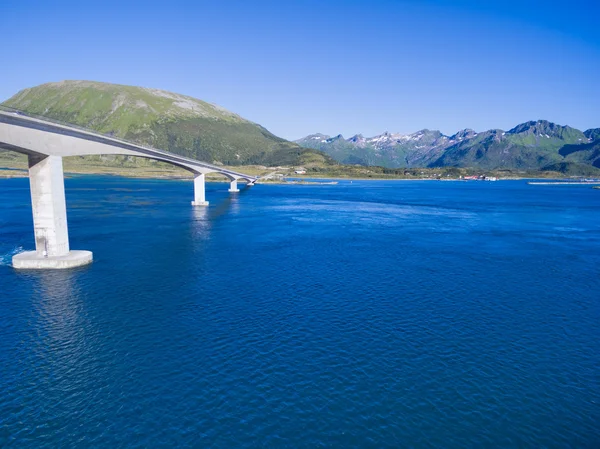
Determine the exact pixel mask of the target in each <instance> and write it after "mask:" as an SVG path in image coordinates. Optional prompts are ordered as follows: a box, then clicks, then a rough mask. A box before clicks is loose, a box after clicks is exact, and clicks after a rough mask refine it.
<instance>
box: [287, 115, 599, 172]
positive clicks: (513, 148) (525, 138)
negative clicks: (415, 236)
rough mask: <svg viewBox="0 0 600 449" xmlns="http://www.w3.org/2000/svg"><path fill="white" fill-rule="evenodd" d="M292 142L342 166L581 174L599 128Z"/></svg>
mask: <svg viewBox="0 0 600 449" xmlns="http://www.w3.org/2000/svg"><path fill="white" fill-rule="evenodd" d="M296 143H297V144H299V145H302V146H304V147H308V148H314V149H317V150H320V151H323V152H325V153H327V154H328V155H330V156H331V157H333V158H334V159H335V160H337V161H338V162H340V163H343V164H359V165H366V166H368V165H381V166H384V167H388V168H405V167H408V168H411V167H473V168H480V169H487V170H493V169H523V170H557V171H563V172H565V171H581V168H582V167H581V165H584V166H588V168H591V167H589V166H590V165H591V166H592V167H595V168H600V128H598V129H588V130H587V131H580V130H578V129H575V128H571V127H570V126H561V125H557V124H555V123H551V122H549V121H546V120H538V121H531V122H527V123H523V124H520V125H517V126H515V127H514V128H512V129H510V130H508V131H503V130H501V129H491V130H488V131H485V132H479V133H478V132H475V131H473V130H472V129H464V130H462V131H459V132H457V133H456V134H453V135H451V136H448V135H444V134H442V133H441V132H440V131H432V130H429V129H423V130H421V131H418V132H416V133H413V134H407V135H404V134H392V133H388V132H385V133H383V134H381V135H379V136H375V137H370V138H365V137H364V136H362V135H361V134H357V135H355V136H353V137H351V138H349V139H345V138H344V137H343V136H342V135H337V136H334V137H331V136H327V135H324V134H311V135H309V136H307V137H304V138H303V139H299V140H296Z"/></svg>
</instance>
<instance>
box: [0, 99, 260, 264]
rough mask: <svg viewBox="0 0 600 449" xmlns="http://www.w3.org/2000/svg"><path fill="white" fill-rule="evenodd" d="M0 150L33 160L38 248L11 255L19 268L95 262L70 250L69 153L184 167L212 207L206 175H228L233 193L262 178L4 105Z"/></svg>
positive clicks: (199, 197)
mask: <svg viewBox="0 0 600 449" xmlns="http://www.w3.org/2000/svg"><path fill="white" fill-rule="evenodd" d="M0 148H2V149H5V150H9V151H16V152H18V153H23V154H26V155H27V156H28V159H29V183H30V188H31V206H32V210H33V226H34V234H35V248H36V250H35V251H29V252H25V253H21V254H17V255H16V256H14V257H13V267H14V268H18V269H21V268H23V269H34V268H37V269H40V268H71V267H76V266H80V265H85V264H88V263H91V262H92V253H91V252H90V251H71V250H70V248H69V230H68V225H67V206H66V202H65V186H64V177H63V164H62V158H63V157H65V156H88V155H104V154H116V155H125V156H136V157H145V158H149V159H155V160H157V161H161V162H167V163H169V164H173V165H175V166H178V167H181V168H184V169H186V170H188V171H190V172H192V173H193V174H194V200H193V201H192V205H193V206H208V201H206V197H205V185H204V184H205V176H206V174H207V173H220V174H222V175H224V176H226V177H227V178H228V179H229V180H230V182H231V184H230V188H229V191H230V192H239V190H238V185H237V183H238V180H244V181H246V182H247V185H248V186H252V185H254V183H255V182H256V180H257V179H258V178H256V177H255V176H249V175H245V174H243V173H238V172H235V171H232V170H227V169H224V168H222V167H218V166H216V165H211V164H206V163H204V162H200V161H196V160H194V159H190V158H186V157H182V156H178V155H176V154H173V153H168V152H166V151H160V150H156V149H153V148H148V147H145V146H142V145H139V144H136V143H132V142H127V141H124V140H121V139H116V138H113V137H109V136H105V135H102V134H98V133H96V132H94V131H90V130H87V129H83V128H78V127H76V126H73V125H66V124H61V123H58V122H54V121H51V120H49V119H46V118H41V117H32V116H29V115H27V114H26V113H23V112H21V111H17V110H14V109H9V108H4V107H2V108H0Z"/></svg>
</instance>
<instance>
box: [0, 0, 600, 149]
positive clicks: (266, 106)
mask: <svg viewBox="0 0 600 449" xmlns="http://www.w3.org/2000/svg"><path fill="white" fill-rule="evenodd" d="M122 3H123V4H122ZM599 20H600V1H598V0H570V1H561V2H558V1H556V2H552V1H528V0H520V1H518V0H508V1H489V0H479V1H475V0H454V1H449V0H448V1H444V0H442V1H402V0H396V1H392V0H370V1H359V0H354V1H353V0H346V1H341V0H340V1H326V0H320V1H316V0H315V1H313V0H307V1H268V0H264V1H263V0H255V1H249V0H248V1H230V0H213V1H204V0H198V1H190V2H182V1H177V0H171V1H163V2H159V3H157V4H155V5H154V4H153V3H152V2H151V1H148V2H139V3H138V2H121V1H112V0H108V1H103V2H86V1H77V2H74V1H73V2H71V1H64V2H60V1H57V2H54V1H39V2H33V1H29V0H4V1H2V2H0V23H1V25H2V34H3V38H2V45H1V47H0V55H1V56H2V59H1V60H2V68H1V69H0V99H1V100H4V99H7V98H9V97H10V96H11V95H13V94H14V93H16V92H17V91H18V90H20V89H23V88H25V87H31V86H34V85H37V84H41V83H45V82H49V81H59V80H63V79H87V80H96V81H106V82H112V83H120V84H130V85H140V86H145V87H156V88H161V89H166V90H170V91H175V92H179V93H183V94H188V95H191V96H194V97H197V98H200V99H203V100H206V101H210V102H213V103H217V104H219V105H221V106H223V107H225V108H227V109H230V110H231V111H234V112H236V113H238V114H240V115H242V116H243V117H245V118H248V119H250V120H253V121H255V122H258V123H260V124H262V125H263V126H265V127H266V128H268V129H269V130H271V131H272V132H274V133H275V134H277V135H280V136H282V137H285V138H288V139H296V138H300V137H303V136H305V135H307V134H310V133H314V132H322V133H326V134H338V133H342V134H344V135H345V136H346V137H350V136H351V135H353V134H356V133H363V134H364V135H367V136H371V135H375V134H380V133H382V132H383V131H386V130H387V131H391V132H403V133H409V132H414V131H416V130H419V129H421V128H430V129H440V130H441V131H442V132H445V133H453V132H455V131H457V130H459V129H462V128H467V127H469V128H474V129H475V130H484V129H489V128H503V129H508V128H511V127H512V126H514V125H516V124H518V123H521V122H524V121H527V120H534V119H542V118H543V119H548V120H551V121H555V122H557V123H560V124H569V125H571V126H574V127H577V128H580V129H587V128H591V127H600V25H599V22H598V21H599Z"/></svg>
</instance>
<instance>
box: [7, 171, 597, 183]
mask: <svg viewBox="0 0 600 449" xmlns="http://www.w3.org/2000/svg"><path fill="white" fill-rule="evenodd" d="M64 174H65V178H69V177H73V176H114V177H121V178H129V179H156V180H161V179H165V180H176V181H193V177H191V176H189V177H187V176H185V175H181V174H175V173H165V174H155V173H130V172H129V173H119V172H118V171H117V172H116V173H110V172H105V171H70V170H65V171H64ZM28 177H29V174H28V170H27V169H20V168H4V167H0V179H22V178H28ZM290 178H291V179H293V181H285V180H268V181H260V180H259V181H257V184H273V185H307V184H310V185H331V184H332V183H333V182H335V183H336V184H337V183H338V182H339V181H350V182H352V181H411V182H412V181H421V182H422V181H440V182H485V183H489V182H498V181H523V180H551V179H568V178H566V177H565V178H548V177H535V176H531V177H529V176H526V177H506V178H499V179H498V180H497V181H484V180H465V179H460V178H387V177H381V178H377V177H371V178H363V177H335V176H328V177H323V178H322V177H290ZM206 182H211V183H224V182H228V181H227V180H226V179H214V178H206ZM575 182H576V181H574V182H566V184H574V183H575ZM547 183H548V184H556V182H552V181H548V182H547ZM581 184H584V183H581ZM585 184H587V183H585Z"/></svg>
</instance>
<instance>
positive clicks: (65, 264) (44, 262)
mask: <svg viewBox="0 0 600 449" xmlns="http://www.w3.org/2000/svg"><path fill="white" fill-rule="evenodd" d="M92 260H93V255H92V252H91V251H69V253H68V254H66V255H64V256H43V255H40V254H39V253H38V252H37V251H27V252H24V253H20V254H17V255H16V256H13V258H12V265H13V268H16V269H17V270H52V269H64V268H75V267H80V266H82V265H87V264H90V263H92Z"/></svg>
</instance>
